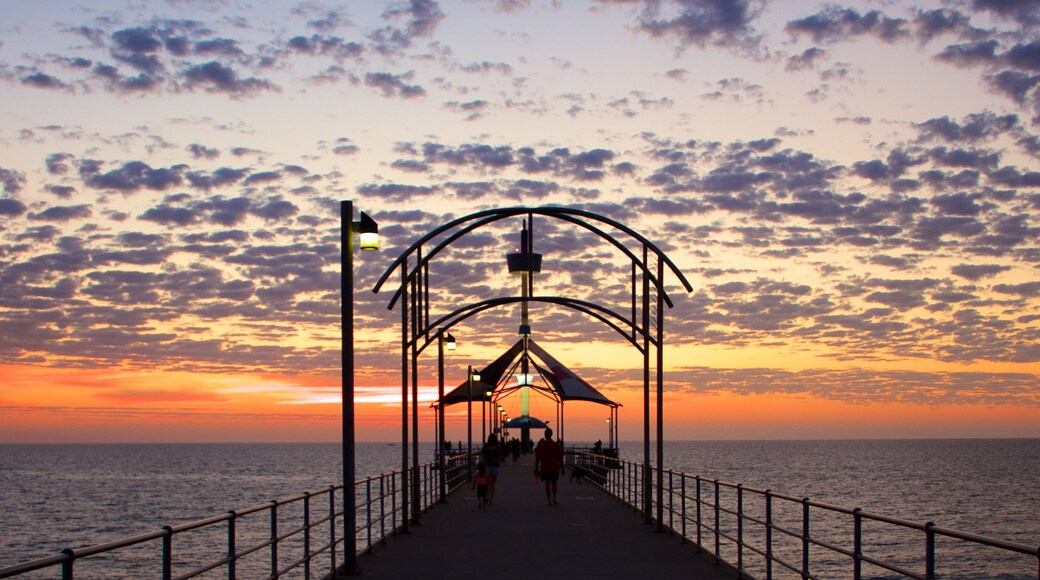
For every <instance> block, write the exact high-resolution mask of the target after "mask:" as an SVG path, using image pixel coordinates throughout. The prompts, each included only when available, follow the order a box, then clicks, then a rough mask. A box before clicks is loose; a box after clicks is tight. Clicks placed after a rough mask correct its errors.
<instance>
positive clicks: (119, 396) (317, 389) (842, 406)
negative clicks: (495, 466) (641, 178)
mask: <svg viewBox="0 0 1040 580" xmlns="http://www.w3.org/2000/svg"><path fill="white" fill-rule="evenodd" d="M0 374H2V375H3V376H4V377H5V379H4V383H3V385H2V386H0V443H126V442H138V443H157V442H172V443H200V442H337V441H339V440H340V429H341V422H340V406H339V384H338V377H320V376H292V377H286V376H263V377H260V376H235V375H228V376H225V375H201V374H191V373H161V372H160V373H156V372H134V371H121V372H114V371H111V370H101V369H48V368H43V367H17V366H10V365H8V366H3V367H0ZM666 381H667V375H666ZM187 385H191V386H187ZM448 388H450V387H448ZM604 391H605V392H606V393H607V394H608V396H610V397H613V398H614V399H615V400H617V401H619V402H621V403H622V405H623V406H622V408H621V410H620V415H619V416H620V438H621V439H622V440H640V439H641V438H642V431H643V406H642V405H643V400H642V397H643V395H642V392H641V391H639V390H633V389H624V390H610V389H604ZM435 393H436V391H435V389H434V388H432V387H423V388H422V389H421V392H420V405H419V409H420V441H422V442H429V441H432V440H433V437H434V431H433V429H434V427H433V421H434V412H433V410H432V409H431V408H430V407H429V402H430V401H431V400H432V398H433V397H434V396H435ZM655 397H656V395H655V394H653V393H652V394H651V422H652V426H651V437H652V438H653V437H654V436H655V433H656V427H655V426H653V421H655V420H656V408H655V400H656V399H655ZM516 398H517V397H512V398H507V399H505V400H503V406H504V407H506V409H507V412H511V414H513V415H516V414H518V411H516V410H511V411H510V409H511V407H515V406H516V405H517V403H516V401H515V399H516ZM511 399H512V400H511ZM355 401H356V405H357V407H356V413H357V427H356V428H357V440H358V441H399V440H400V421H401V411H400V403H399V402H400V387H394V386H386V387H380V388H372V387H361V386H359V387H358V392H357V395H356V397H355ZM554 412H555V411H554V409H553V407H552V405H551V403H547V402H544V401H543V402H540V401H539V400H538V397H533V398H532V415H534V416H541V417H543V418H545V419H548V420H550V424H552V423H553V422H554V419H555V417H554V416H553V415H554ZM473 413H474V429H475V435H474V438H475V439H479V437H480V405H479V404H474V407H473ZM564 413H565V429H566V435H565V437H566V439H569V440H572V441H594V440H595V439H602V440H604V441H606V440H607V438H608V432H607V425H606V417H608V416H609V413H608V411H607V410H606V409H605V408H604V407H602V406H599V405H594V404H590V403H580V402H575V403H571V404H569V405H567V406H566V407H565V411H564ZM465 419H466V409H465V405H456V406H453V407H449V408H448V412H447V413H446V423H447V434H448V438H449V439H451V440H455V441H457V440H463V441H464V440H465V439H466V429H465V424H466V421H465ZM664 424H665V427H664V432H665V438H666V439H668V440H687V439H690V440H716V439H718V440H729V439H752V440H753V439H835V438H848V439H873V438H943V437H954V438H971V437H1040V408H1037V407H1030V406H1013V405H1008V404H993V405H978V404H939V403H902V402H888V403H865V404H860V403H849V402H843V401H838V400H833V399H830V400H829V399H824V398H820V397H817V396H814V395H811V394H806V393H797V394H737V393H724V392H716V393H707V394H704V393H699V394H698V393H694V394H691V393H676V392H667V391H666V393H665V418H664ZM836 434H837V435H836Z"/></svg>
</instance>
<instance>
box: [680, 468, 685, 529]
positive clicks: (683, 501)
mask: <svg viewBox="0 0 1040 580" xmlns="http://www.w3.org/2000/svg"><path fill="white" fill-rule="evenodd" d="M679 485H680V487H681V488H682V543H684V544H685V543H686V474H685V473H684V474H682V480H681V481H680V482H679Z"/></svg>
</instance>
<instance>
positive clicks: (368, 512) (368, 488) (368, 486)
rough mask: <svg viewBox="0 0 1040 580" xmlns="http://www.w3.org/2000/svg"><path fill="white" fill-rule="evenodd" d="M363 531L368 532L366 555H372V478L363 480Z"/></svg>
mask: <svg viewBox="0 0 1040 580" xmlns="http://www.w3.org/2000/svg"><path fill="white" fill-rule="evenodd" d="M365 529H367V530H368V533H367V534H366V536H365V537H366V538H367V539H368V553H369V554H371V553H372V478H371V477H369V478H367V479H365Z"/></svg>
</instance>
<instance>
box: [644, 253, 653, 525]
mask: <svg viewBox="0 0 1040 580" xmlns="http://www.w3.org/2000/svg"><path fill="white" fill-rule="evenodd" d="M646 256H647V250H646V246H643V284H642V294H643V297H642V298H643V299H642V307H643V312H642V318H643V321H642V334H643V523H644V524H649V523H650V522H651V521H652V520H653V517H652V510H653V493H654V491H653V475H652V472H651V467H650V277H649V272H647V269H646Z"/></svg>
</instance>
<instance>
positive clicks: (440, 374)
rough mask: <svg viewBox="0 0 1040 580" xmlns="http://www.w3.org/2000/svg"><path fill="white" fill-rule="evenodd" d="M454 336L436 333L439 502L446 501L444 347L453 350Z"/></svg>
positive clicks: (454, 345) (454, 344)
mask: <svg viewBox="0 0 1040 580" xmlns="http://www.w3.org/2000/svg"><path fill="white" fill-rule="evenodd" d="M455 347H456V343H455V337H454V336H452V335H451V333H450V332H449V333H448V334H447V335H444V334H441V333H438V334H437V429H438V432H439V433H440V436H439V437H437V464H438V466H439V467H440V472H441V475H440V500H439V502H440V503H444V502H445V501H446V499H445V497H446V496H447V481H446V476H445V475H444V468H445V466H444V440H445V434H444V349H448V350H455Z"/></svg>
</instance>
